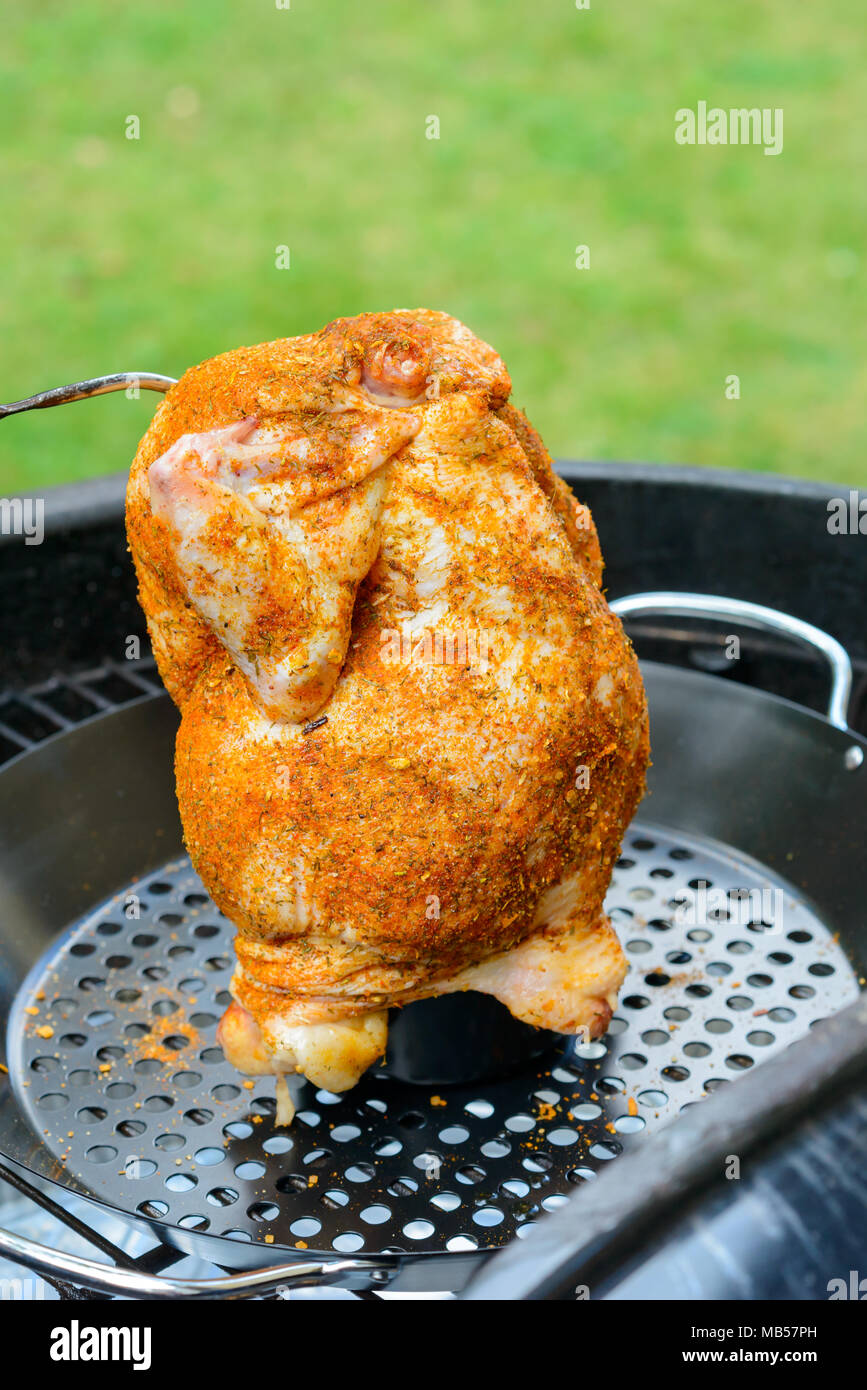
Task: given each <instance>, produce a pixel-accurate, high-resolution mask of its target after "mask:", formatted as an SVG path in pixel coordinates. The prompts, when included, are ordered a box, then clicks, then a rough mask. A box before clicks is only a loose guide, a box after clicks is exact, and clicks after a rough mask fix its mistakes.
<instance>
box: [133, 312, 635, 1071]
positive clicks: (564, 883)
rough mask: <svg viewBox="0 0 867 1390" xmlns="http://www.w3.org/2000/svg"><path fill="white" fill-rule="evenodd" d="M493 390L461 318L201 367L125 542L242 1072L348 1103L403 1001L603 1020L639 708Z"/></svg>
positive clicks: (582, 569) (187, 382) (619, 973)
mask: <svg viewBox="0 0 867 1390" xmlns="http://www.w3.org/2000/svg"><path fill="white" fill-rule="evenodd" d="M510 389H511V383H510V381H509V377H508V374H507V372H506V369H505V367H504V365H503V363H502V361H501V360H500V358H499V357H498V356H497V355H496V353H495V352H494V351H493V349H492V348H490V347H489V346H487V344H485V343H483V342H481V341H480V340H479V339H477V338H475V337H474V336H473V335H472V333H470V332H469V330H468V329H467V328H465V327H464V326H463V325H462V324H460V323H458V322H457V320H455V319H453V318H450V317H449V316H448V315H446V314H443V313H435V312H432V311H430V310H425V309H419V310H414V311H407V310H399V311H395V312H394V313H390V314H362V315H359V316H358V317H357V318H354V319H340V320H337V321H336V322H334V323H332V324H329V325H328V327H327V328H325V329H323V330H322V331H321V332H320V333H316V334H311V335H308V336H305V337H300V338H292V339H285V340H282V341H278V342H275V343H266V344H262V345H260V346H258V347H252V348H240V349H238V350H237V351H235V352H229V353H226V354H224V355H223V356H221V357H217V358H214V359H213V360H211V361H209V362H205V363H203V364H202V365H200V366H198V367H195V368H193V369H192V370H190V371H188V372H187V373H186V375H185V376H184V377H183V378H182V379H181V380H180V381H179V382H178V383H177V385H176V386H174V387H173V388H172V389H171V391H170V392H169V393H168V396H167V397H166V399H165V401H164V403H163V404H162V406H161V407H160V409H159V411H158V412H157V414H156V417H155V419H154V421H153V424H152V425H151V427H150V429H149V430H148V432H147V434H146V435H145V437H144V439H143V440H142V443H141V446H140V448H139V451H138V454H137V456H136V459H135V462H134V464H133V467H132V471H131V475H130V483H129V491H128V498H127V526H128V534H129V541H130V548H131V550H132V553H133V556H134V559H135V563H136V568H137V572H138V578H139V588H140V598H141V602H142V606H143V607H144V610H145V613H146V615H147V619H148V628H149V631H150V635H151V640H152V643H153V648H154V653H155V656H156V660H157V663H158V665H159V669H160V672H161V674H162V677H163V679H164V681H165V684H166V686H167V687H168V689H169V691H170V693H171V694H172V696H173V698H174V700H175V701H176V703H177V704H178V706H179V708H180V710H181V714H182V720H181V726H180V730H179V733H178V740H177V752H176V777H177V791H178V803H179V806H180V811H181V818H182V821H183V826H184V833H185V838H186V843H187V846H188V848H189V851H190V855H191V857H192V860H193V864H194V865H195V867H196V869H197V871H198V873H199V874H200V876H201V878H202V881H203V882H204V884H205V886H206V887H207V889H208V891H209V892H210V893H211V895H212V896H213V898H214V901H215V902H216V903H217V904H218V906H219V907H220V909H221V910H222V911H223V912H224V913H225V914H226V915H227V916H228V917H229V918H230V919H231V921H232V922H234V923H235V925H236V927H237V930H238V936H237V939H236V950H237V967H236V970H235V973H234V977H233V982H232V994H233V997H234V1000H235V1002H234V1003H233V1004H232V1005H231V1006H230V1008H229V1009H228V1010H227V1012H226V1014H225V1016H224V1018H223V1021H222V1024H221V1028H220V1039H221V1042H222V1045H223V1048H224V1050H225V1052H226V1054H227V1056H228V1057H229V1059H230V1061H232V1062H233V1063H234V1065H235V1066H237V1067H238V1069H239V1070H241V1071H245V1072H249V1073H257V1072H262V1073H275V1074H277V1075H278V1077H279V1076H282V1075H284V1074H285V1073H290V1072H295V1071H297V1072H300V1073H303V1074H304V1075H305V1076H307V1077H308V1078H309V1079H310V1080H311V1081H313V1082H314V1083H315V1084H316V1085H319V1086H323V1087H326V1088H327V1089H329V1090H331V1091H341V1090H345V1089H347V1088H348V1087H350V1086H352V1085H354V1084H355V1082H356V1081H357V1080H358V1078H359V1076H360V1075H361V1074H362V1072H363V1071H364V1070H365V1069H366V1068H367V1067H369V1066H370V1065H371V1063H373V1062H374V1061H375V1060H376V1059H377V1058H379V1057H381V1056H382V1055H383V1053H384V1051H385V1047H386V1042H387V1017H388V1010H389V1009H390V1008H393V1007H399V1006H401V1005H404V1004H406V1003H408V1002H410V1001H412V1000H416V999H421V998H425V997H429V996H433V995H438V994H445V993H449V992H452V991H456V990H468V989H470V990H481V991H484V992H486V993H489V994H492V995H494V996H495V997H496V998H497V999H499V1000H501V1001H502V1003H504V1004H505V1005H506V1006H507V1007H508V1008H509V1009H510V1010H511V1012H512V1013H513V1014H514V1015H515V1016H516V1017H517V1018H519V1019H522V1020H524V1021H526V1022H527V1023H530V1024H534V1025H537V1026H539V1027H544V1028H548V1029H553V1030H556V1031H559V1032H562V1033H567V1034H575V1033H580V1032H584V1033H585V1036H591V1037H592V1036H596V1035H598V1034H599V1033H600V1032H604V1030H605V1028H606V1026H607V1022H608V1020H609V1018H610V1016H611V1011H612V1008H613V1007H614V1004H615V1002H616V998H617V992H618V989H619V988H620V985H621V983H622V981H623V977H624V974H625V960H624V957H623V953H622V951H621V949H620V946H619V943H618V942H617V939H616V936H615V935H614V932H613V930H612V928H611V925H610V923H609V922H608V920H607V918H606V917H605V914H604V911H603V899H604V896H605V892H606V890H607V887H608V884H609V881H610V877H611V872H612V868H613V865H614V862H615V860H616V858H617V855H618V852H619V846H620V842H621V839H622V836H623V833H624V831H625V829H626V826H627V825H628V823H629V820H630V819H631V817H632V815H633V813H634V811H635V808H636V805H637V803H638V801H639V799H640V796H641V793H642V791H643V786H644V774H645V768H646V765H647V759H648V737H647V716H646V708H645V700H644V691H643V688H642V684H641V677H640V675H639V671H638V666H637V663H636V661H635V657H634V654H633V652H632V649H631V647H630V644H629V642H628V640H627V639H626V637H625V636H624V633H623V631H622V628H621V626H620V623H619V622H618V620H617V618H616V617H614V615H613V614H612V613H611V612H610V610H609V609H608V606H607V604H606V602H605V599H604V597H603V594H602V591H601V588H600V583H601V571H602V561H601V556H600V552H599V545H598V541H597V537H596V532H595V528H594V526H593V522H592V519H591V517H590V514H589V512H588V511H587V509H586V508H584V507H582V506H581V505H580V504H578V503H576V502H575V501H574V499H573V497H572V494H571V492H570V491H569V489H568V488H567V487H566V485H565V483H563V482H562V481H561V480H560V479H559V478H557V476H556V475H555V473H554V472H553V469H552V466H551V461H550V458H549V456H548V454H547V452H546V450H545V448H544V446H543V445H542V443H541V441H540V439H539V437H538V436H537V435H536V433H535V432H534V431H533V429H532V428H531V426H530V425H529V424H528V423H527V421H526V420H525V418H524V416H523V415H522V414H521V413H520V412H519V411H518V410H516V409H515V408H514V407H513V406H511V405H509V404H508V397H509V393H510Z"/></svg>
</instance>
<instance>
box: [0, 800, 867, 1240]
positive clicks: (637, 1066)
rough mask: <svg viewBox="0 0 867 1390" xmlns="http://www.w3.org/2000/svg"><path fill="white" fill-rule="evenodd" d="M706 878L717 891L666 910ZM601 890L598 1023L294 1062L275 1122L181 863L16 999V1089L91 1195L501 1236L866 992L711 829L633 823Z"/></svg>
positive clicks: (77, 935)
mask: <svg viewBox="0 0 867 1390" xmlns="http://www.w3.org/2000/svg"><path fill="white" fill-rule="evenodd" d="M702 885H705V887H706V888H707V889H708V890H711V889H712V890H713V891H714V894H715V896H714V897H713V898H712V899H711V900H710V901H712V903H713V906H712V907H710V909H709V910H707V911H706V912H705V913H704V915H703V916H700V918H697V919H696V920H695V921H694V922H693V923H692V924H691V923H690V921H689V920H680V916H679V915H678V913H677V911H676V909H677V908H678V905H679V900H680V898H681V895H682V894H684V893H686V894H690V893H692V894H695V893H696V892H698V891H699V890H700V889H701V886H702ZM775 887H776V888H779V889H780V891H781V893H782V898H781V899H780V900H778V901H779V902H780V903H781V906H782V916H781V918H780V917H778V918H777V920H776V922H768V921H764V922H763V921H762V919H761V917H760V916H759V915H757V914H756V913H754V912H752V911H751V909H752V907H753V905H754V903H755V902H756V901H757V898H756V897H755V895H756V894H760V893H761V891H762V890H763V889H773V888H775ZM750 890H752V892H753V895H754V896H753V898H752V899H750V898H748V897H747V896H746V895H747V894H749V892H750ZM719 895H721V896H719ZM720 903H722V905H720ZM608 908H609V911H610V912H611V914H612V917H613V918H614V920H615V922H616V923H617V926H618V930H619V932H620V935H621V938H622V940H623V941H624V944H625V946H626V950H627V954H628V956H629V959H630V963H631V968H630V974H629V978H628V980H627V982H626V984H625V985H624V988H623V991H622V995H621V1003H620V1007H619V1008H618V1011H617V1014H616V1016H615V1018H614V1019H613V1020H612V1025H611V1029H610V1032H609V1034H608V1036H607V1037H606V1038H605V1039H604V1040H602V1041H600V1042H595V1043H592V1044H589V1045H586V1046H577V1047H576V1046H574V1045H573V1044H564V1045H563V1047H562V1048H561V1049H560V1050H559V1051H558V1052H554V1053H552V1054H551V1055H550V1056H548V1057H546V1058H543V1059H541V1061H540V1062H539V1063H537V1064H536V1065H535V1066H534V1067H533V1068H532V1069H530V1070H529V1071H528V1072H527V1073H526V1074H524V1075H519V1076H516V1077H510V1078H508V1079H505V1080H501V1081H498V1082H495V1083H490V1082H489V1083H485V1084H484V1085H476V1086H472V1087H450V1088H443V1089H442V1090H441V1092H440V1093H438V1094H437V1093H436V1092H435V1091H434V1090H433V1089H425V1088H415V1087H411V1086H407V1085H403V1084H401V1083H398V1082H395V1081H392V1080H389V1079H387V1078H384V1077H382V1076H377V1074H376V1070H375V1069H374V1070H373V1072H372V1073H369V1074H368V1076H367V1077H365V1078H364V1079H363V1080H362V1082H361V1083H360V1084H359V1086H358V1087H356V1088H355V1090H353V1091H351V1092H349V1093H348V1094H347V1095H345V1096H343V1097H338V1096H334V1095H331V1094H330V1093H328V1092H324V1091H316V1090H315V1088H314V1087H312V1086H311V1085H310V1084H309V1083H307V1082H304V1081H302V1080H300V1079H296V1080H293V1081H292V1083H291V1086H292V1090H293V1096H294V1099H295V1102H296V1105H297V1108H298V1114H297V1116H296V1119H295V1122H294V1124H293V1126H292V1128H291V1129H289V1130H286V1129H277V1128H275V1126H274V1111H275V1101H274V1091H273V1080H272V1079H270V1078H257V1079H256V1080H255V1081H246V1082H245V1081H244V1080H243V1078H241V1077H239V1076H238V1075H237V1073H235V1072H234V1071H233V1070H232V1069H231V1068H230V1067H229V1066H228V1064H227V1063H226V1062H225V1060H224V1058H223V1055H222V1052H221V1051H220V1049H219V1047H218V1046H217V1045H216V1043H215V1040H214V1031H215V1028H216V1024H217V1021H218V1018H219V1015H220V1013H221V1011H222V1009H223V1007H224V1006H225V1005H226V1004H227V1003H228V1002H229V995H228V993H227V987H228V983H229V978H230V974H231V968H232V959H231V935H232V928H231V926H230V924H229V923H228V922H227V921H226V920H225V919H224V918H223V917H222V916H221V915H220V914H219V912H218V911H217V909H216V908H215V907H214V905H213V903H212V902H211V901H210V899H209V897H208V896H207V894H206V893H205V891H204V889H203V888H202V885H201V883H200V881H199V880H198V878H197V877H196V875H195V874H194V873H193V871H192V869H191V867H190V865H189V862H188V861H187V860H182V861H179V862H175V863H173V864H170V865H166V866H165V868H164V869H162V870H161V871H160V872H158V873H155V874H152V875H150V876H149V877H148V878H147V879H146V880H143V881H142V882H141V883H134V884H131V885H130V886H129V888H128V890H127V891H126V892H125V893H122V894H120V895H118V896H117V897H116V898H114V899H112V900H111V901H110V902H109V903H106V904H105V905H104V906H103V907H102V908H101V909H100V910H99V911H97V912H96V913H94V914H93V915H92V916H90V917H89V918H88V919H87V920H86V921H84V922H82V923H78V924H75V925H74V926H72V927H71V928H70V930H69V931H68V932H67V933H66V934H65V936H64V937H63V938H62V940H61V941H60V942H58V943H56V945H55V946H54V947H53V949H52V951H51V953H50V955H49V956H47V957H45V958H44V959H43V960H42V961H41V962H40V963H39V964H38V965H37V967H36V968H35V969H34V971H33V972H31V975H30V977H29V978H28V981H27V982H26V984H25V986H24V987H23V988H22V991H21V993H20V996H19V1000H18V1003H17V1006H16V1008H15V1010H14V1011H13V1014H12V1017H11V1019H10V1048H9V1055H10V1072H11V1074H12V1078H13V1083H14V1085H15V1089H16V1094H17V1096H18V1098H19V1101H20V1104H21V1106H22V1108H23V1110H24V1112H25V1114H26V1115H27V1116H28V1118H29V1120H30V1122H31V1124H32V1125H33V1127H34V1129H35V1131H36V1133H37V1134H38V1135H39V1136H40V1137H41V1138H42V1139H44V1141H45V1143H46V1144H47V1145H48V1146H49V1147H50V1149H51V1150H52V1151H53V1153H54V1154H55V1155H57V1157H58V1158H59V1159H60V1161H61V1163H62V1164H63V1165H64V1166H65V1168H66V1169H67V1170H68V1171H70V1172H71V1173H74V1174H75V1175H76V1176H77V1177H78V1178H79V1179H80V1180H81V1181H82V1182H83V1183H84V1184H85V1186H86V1187H87V1188H88V1189H89V1190H90V1191H92V1192H93V1193H94V1194H95V1195H96V1196H98V1197H100V1198H103V1199H104V1200H106V1201H108V1202H110V1203H112V1204H113V1205H115V1206H117V1207H119V1208H121V1209H122V1210H126V1211H129V1212H133V1211H135V1212H138V1213H140V1214H142V1215H145V1216H148V1217H150V1218H152V1219H155V1220H159V1221H164V1222H166V1223H168V1224H173V1225H177V1226H180V1227H182V1228H184V1229H186V1230H190V1231H205V1230H207V1231H209V1232H210V1233H212V1234H217V1235H223V1236H225V1237H228V1238H229V1239H231V1240H235V1241H245V1242H250V1241H256V1242H265V1243H267V1244H270V1245H272V1246H274V1247H279V1246H286V1247H295V1248H300V1249H307V1248H310V1249H311V1250H313V1249H321V1250H330V1251H338V1252H341V1253H349V1252H368V1253H373V1252H377V1251H407V1252H411V1253H428V1252H435V1251H461V1250H470V1249H476V1248H483V1249H487V1248H491V1247H494V1246H497V1245H501V1244H504V1243H505V1242H506V1241H507V1240H509V1239H510V1238H511V1237H512V1236H514V1235H517V1236H521V1235H522V1234H523V1233H524V1232H525V1231H526V1230H527V1229H528V1228H529V1227H530V1226H531V1225H532V1223H533V1221H534V1219H535V1218H536V1217H537V1216H538V1215H539V1214H540V1213H541V1212H543V1211H545V1210H551V1209H553V1208H555V1207H557V1206H559V1205H560V1204H562V1203H563V1202H565V1201H566V1200H567V1195H568V1193H569V1192H570V1191H571V1190H572V1189H573V1187H574V1185H575V1184H577V1183H581V1182H585V1181H590V1180H592V1179H593V1177H594V1176H595V1174H596V1173H597V1172H598V1171H599V1169H600V1168H601V1167H603V1166H604V1165H605V1164H606V1163H607V1162H609V1161H610V1160H611V1159H613V1158H614V1157H616V1155H617V1154H618V1153H620V1152H621V1150H623V1149H624V1148H627V1147H629V1146H631V1145H634V1144H636V1143H640V1142H641V1135H642V1133H643V1132H646V1131H647V1130H648V1129H649V1128H651V1127H652V1126H654V1125H657V1124H660V1123H663V1122H664V1121H665V1120H666V1119H668V1118H670V1117H671V1116H673V1115H674V1114H676V1113H677V1112H678V1111H679V1110H681V1109H682V1108H683V1107H684V1106H685V1105H688V1104H691V1103H693V1102H695V1101H696V1100H698V1099H700V1097H701V1096H702V1095H703V1094H706V1093H707V1092H709V1091H711V1090H713V1089H714V1088H715V1087H716V1086H719V1085H723V1084H725V1083H726V1082H727V1081H729V1080H731V1079H733V1078H734V1077H736V1076H737V1075H738V1074H739V1073H740V1072H741V1071H743V1070H744V1069H746V1068H748V1067H751V1066H752V1065H753V1064H754V1063H756V1062H758V1061H760V1060H761V1059H762V1058H763V1057H766V1056H769V1055H770V1054H772V1053H773V1052H774V1051H776V1050H778V1049H780V1048H782V1047H783V1046H785V1045H786V1044H787V1043H789V1042H791V1041H793V1040H794V1039H795V1038H797V1037H799V1036H801V1035H803V1034H804V1033H805V1032H806V1031H807V1029H808V1028H809V1026H810V1025H811V1024H812V1023H813V1022H815V1021H816V1020H817V1019H819V1018H821V1017H824V1016H825V1015H827V1014H829V1013H832V1012H834V1011H835V1010H837V1009H839V1008H841V1007H843V1006H844V1005H845V1004H846V1003H848V1002H849V1000H850V999H854V998H855V996H856V995H857V992H858V987H857V982H856V979H855V975H854V973H853V971H852V969H851V967H850V966H849V964H848V961H847V959H846V957H845V955H844V953H843V952H842V950H841V949H840V948H839V946H838V945H837V944H836V942H835V941H834V940H833V939H832V937H831V936H830V934H829V933H828V931H827V930H826V929H825V928H824V927H823V926H822V925H821V923H820V922H819V921H818V920H817V919H816V918H815V916H814V915H813V914H812V913H811V912H810V911H809V909H808V908H807V907H806V906H804V905H803V904H801V903H799V902H798V901H797V900H796V899H794V898H793V897H792V896H791V893H790V892H789V891H787V890H786V891H784V890H783V889H782V887H781V885H779V884H774V883H772V882H770V881H769V880H768V878H767V876H766V875H765V874H764V872H763V871H762V870H761V869H760V868H759V867H758V866H757V865H754V864H752V863H750V862H749V861H746V860H744V859H741V858H738V857H735V856H734V855H732V854H731V853H730V852H729V851H727V850H725V849H723V848H722V847H720V846H711V845H708V844H702V843H700V842H698V841H695V840H691V839H689V838H687V837H685V836H683V835H680V834H676V835H672V834H670V833H668V832H666V831H663V830H661V829H658V828H655V827H650V826H647V827H645V828H644V829H642V828H641V827H640V826H634V827H633V829H632V831H631V832H630V834H629V836H628V837H627V842H626V844H625V846H624V852H623V857H622V858H621V860H620V861H619V863H618V866H617V869H616V872H615V876H614V881H613V884H612V888H611V891H610V894H609V899H608ZM699 911H701V902H700V901H699ZM136 913H137V914H138V915H134V914H136ZM131 914H132V915H131ZM34 1010H35V1012H34Z"/></svg>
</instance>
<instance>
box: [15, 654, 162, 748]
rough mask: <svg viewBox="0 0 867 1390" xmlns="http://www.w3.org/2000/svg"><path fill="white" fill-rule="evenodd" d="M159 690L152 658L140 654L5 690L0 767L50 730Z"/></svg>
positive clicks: (60, 730)
mask: <svg viewBox="0 0 867 1390" xmlns="http://www.w3.org/2000/svg"><path fill="white" fill-rule="evenodd" d="M160 690H162V684H161V682H160V678H159V676H158V675H157V670H156V663H155V662H154V660H153V658H152V657H146V658H142V659H141V660H139V661H125V662H115V661H104V662H103V663H102V664H101V665H100V666H97V667H92V668H91V669H89V670H87V671H82V672H80V673H79V674H78V675H75V676H55V677H54V678H53V679H51V680H49V681H45V682H43V683H42V684H41V685H35V686H31V687H30V688H29V689H27V690H24V691H18V692H9V693H7V694H5V695H4V696H3V697H2V699H0V766H2V764H3V763H7V762H9V761H10V759H12V758H15V757H17V756H18V754H19V753H26V752H27V751H28V750H29V749H31V748H33V747H34V746H35V745H36V744H37V743H41V742H42V741H43V739H46V738H50V737H51V735H52V734H60V733H63V732H64V731H65V730H67V729H71V728H73V727H74V725H76V724H81V723H82V722H83V721H84V720H85V719H89V718H91V716H92V715H95V714H104V713H105V712H106V710H110V709H117V708H118V707H119V706H121V705H128V704H131V703H132V701H133V700H140V699H141V698H142V696H143V695H154V694H156V693H158V692H159V691H160Z"/></svg>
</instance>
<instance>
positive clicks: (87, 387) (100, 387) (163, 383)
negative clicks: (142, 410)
mask: <svg viewBox="0 0 867 1390" xmlns="http://www.w3.org/2000/svg"><path fill="white" fill-rule="evenodd" d="M176 380H177V378H176V377H173V376H160V374H159V373H158V372H113V373H112V374H111V376H93V377H89V378H88V380H87V381H73V382H72V384H71V385H69V386H54V387H52V389H51V390H50V391H40V392H39V393H38V394H37V395H35V396H28V397H27V398H26V399H25V400H23V401H11V402H10V403H9V404H8V405H0V419H3V417H4V416H6V415H20V414H21V413H22V412H23V411H25V410H47V409H48V408H49V406H52V405H66V403H67V401H85V400H87V399H88V398H89V397H90V396H105V395H106V394H107V393H108V392H109V391H126V390H127V389H128V388H129V387H130V386H135V387H138V388H139V390H141V391H168V389H169V387H170V386H174V384H175V381H176Z"/></svg>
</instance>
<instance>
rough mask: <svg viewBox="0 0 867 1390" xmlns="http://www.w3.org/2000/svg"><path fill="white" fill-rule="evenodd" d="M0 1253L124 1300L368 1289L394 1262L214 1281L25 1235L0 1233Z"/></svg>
mask: <svg viewBox="0 0 867 1390" xmlns="http://www.w3.org/2000/svg"><path fill="white" fill-rule="evenodd" d="M0 1253H2V1254H3V1255H4V1256H5V1257H6V1258H7V1259H9V1260H12V1261H13V1262H14V1263H16V1264H22V1265H26V1266H27V1267H28V1268H29V1269H33V1270H36V1271H37V1273H39V1274H50V1275H54V1276H55V1277H56V1278H60V1279H69V1280H72V1281H73V1283H75V1284H77V1285H79V1286H83V1287H84V1288H88V1289H94V1290H97V1291H98V1292H100V1293H112V1294H121V1295H122V1296H123V1297H124V1298H144V1299H160V1298H243V1297H245V1296H247V1295H250V1294H257V1293H267V1292H270V1291H271V1290H275V1289H279V1288H281V1287H282V1288H285V1289H287V1290H288V1289H300V1288H313V1287H317V1288H318V1287H321V1286H322V1285H325V1284H343V1285H344V1287H346V1286H351V1285H352V1284H353V1283H354V1284H355V1285H356V1286H357V1287H360V1288H365V1289H369V1288H370V1287H371V1286H372V1285H374V1286H375V1285H378V1286H379V1287H380V1288H381V1287H383V1286H384V1285H385V1284H387V1283H388V1281H389V1278H390V1276H391V1275H392V1273H393V1272H394V1269H395V1268H396V1264H397V1262H396V1261H395V1260H394V1259H391V1260H390V1259H389V1258H388V1256H385V1257H381V1258H378V1259H376V1260H373V1259H371V1258H368V1259H366V1260H321V1259H311V1260H293V1261H292V1262H291V1263H288V1264H283V1265H271V1266H270V1267H269V1268H265V1269H252V1270H248V1271H246V1272H244V1273H242V1274H226V1275H223V1276H221V1277H219V1278H215V1279H179V1278H177V1276H172V1275H170V1274H147V1273H145V1272H144V1271H143V1270H138V1269H119V1268H117V1267H116V1266H112V1265H106V1264H100V1263H99V1262H98V1261H97V1260H90V1259H87V1258H85V1257H84V1256H82V1255H70V1254H67V1253H65V1252H64V1253H62V1252H60V1251H58V1250H51V1249H49V1247H48V1246H47V1245H40V1244H38V1242H36V1241H34V1240H28V1239H27V1238H26V1237H25V1236H19V1235H15V1234H14V1233H13V1232H11V1231H4V1230H0Z"/></svg>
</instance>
